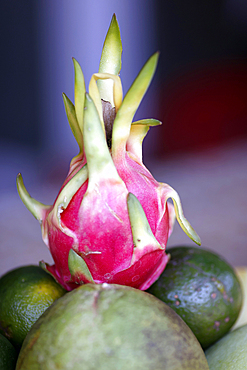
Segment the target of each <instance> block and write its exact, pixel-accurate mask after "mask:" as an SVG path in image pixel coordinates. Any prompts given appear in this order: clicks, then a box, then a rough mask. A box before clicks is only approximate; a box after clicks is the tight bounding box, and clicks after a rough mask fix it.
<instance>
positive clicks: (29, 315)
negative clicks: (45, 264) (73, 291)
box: [0, 265, 66, 349]
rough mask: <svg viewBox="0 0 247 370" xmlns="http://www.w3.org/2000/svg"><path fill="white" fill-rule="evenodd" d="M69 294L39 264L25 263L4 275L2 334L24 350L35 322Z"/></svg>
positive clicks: (0, 314)
mask: <svg viewBox="0 0 247 370" xmlns="http://www.w3.org/2000/svg"><path fill="white" fill-rule="evenodd" d="M65 293H66V291H65V289H63V288H62V287H61V286H60V285H59V284H58V283H57V282H56V281H55V280H54V278H53V277H52V276H51V275H50V274H48V273H47V272H46V271H44V270H43V269H42V268H41V267H39V266H32V265H31V266H23V267H19V268H16V269H14V270H11V271H9V272H7V273H6V274H5V275H3V276H2V277H1V278H0V333H1V334H2V335H4V336H5V337H6V338H7V339H9V341H10V342H11V343H12V344H13V345H14V346H15V347H16V348H17V349H20V347H21V345H22V342H23V340H24V338H25V337H26V335H27V333H28V332H29V330H30V329H31V327H32V325H33V324H34V323H35V321H36V320H37V319H38V318H39V317H40V316H41V315H42V313H43V312H44V311H45V310H46V309H47V308H48V307H49V306H50V305H51V304H52V303H53V302H54V301H55V300H56V299H58V298H60V297H61V296H63V295H64V294H65Z"/></svg>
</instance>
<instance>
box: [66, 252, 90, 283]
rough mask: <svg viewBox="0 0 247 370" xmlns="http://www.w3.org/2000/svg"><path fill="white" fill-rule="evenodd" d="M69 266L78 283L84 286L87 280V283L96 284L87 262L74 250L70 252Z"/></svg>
mask: <svg viewBox="0 0 247 370" xmlns="http://www.w3.org/2000/svg"><path fill="white" fill-rule="evenodd" d="M68 265H69V271H70V273H71V276H72V278H74V280H75V281H76V282H77V283H79V284H82V283H84V282H85V280H87V281H86V282H87V283H94V280H93V277H92V274H91V272H90V271H89V268H88V267H87V264H86V262H85V261H84V259H83V258H82V257H80V256H79V255H78V254H77V253H76V252H75V251H74V250H73V249H70V251H69V257H68ZM82 278H83V280H82Z"/></svg>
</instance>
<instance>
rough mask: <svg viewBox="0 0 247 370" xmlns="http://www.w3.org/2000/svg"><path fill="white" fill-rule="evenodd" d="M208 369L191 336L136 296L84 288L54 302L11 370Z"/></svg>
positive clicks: (168, 313) (153, 302)
mask: <svg viewBox="0 0 247 370" xmlns="http://www.w3.org/2000/svg"><path fill="white" fill-rule="evenodd" d="M60 368H61V369H63V370H69V369H73V370H81V369H83V370H93V369H95V370H124V369H127V370H164V369H166V370H183V369H184V370H191V369H194V370H196V369H198V370H199V369H200V370H204V369H208V364H207V360H206V357H205V355H204V352H203V350H202V348H201V346H200V344H199V343H198V341H197V339H196V338H195V336H194V334H193V333H192V331H191V330H190V329H189V328H188V326H187V325H186V324H185V323H184V322H183V320H182V319H181V318H180V317H179V316H178V315H177V314H176V313H175V312H174V311H173V310H172V309H171V308H170V307H168V306H167V305H166V304H164V303H163V302H161V301H160V300H158V299H157V298H155V297H154V296H152V295H150V294H147V293H145V292H142V291H140V290H137V289H134V288H130V287H124V286H120V285H110V284H102V285H96V284H86V285H83V286H80V287H78V288H77V289H75V290H73V291H72V292H69V293H67V294H66V295H65V296H63V297H62V298H60V299H59V300H57V301H56V302H55V303H54V304H53V305H52V306H51V307H50V308H48V309H47V310H46V311H45V313H44V314H43V315H42V316H41V317H40V318H39V320H38V321H37V322H36V323H35V324H34V326H33V327H32V329H31V331H30V332H29V334H28V335H27V337H26V339H25V341H24V343H23V346H22V349H21V352H20V355H19V358H18V362H17V367H16V370H38V369H42V370H48V369H49V370H50V369H60Z"/></svg>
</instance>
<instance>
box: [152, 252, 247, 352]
mask: <svg viewBox="0 0 247 370" xmlns="http://www.w3.org/2000/svg"><path fill="white" fill-rule="evenodd" d="M167 253H169V254H170V255H171V259H170V261H169V263H168V264H167V266H166V268H165V270H164V272H163V273H162V274H161V276H160V277H159V279H158V280H157V281H156V282H155V283H154V284H153V285H152V286H151V287H150V288H149V289H148V292H149V293H151V294H153V295H155V296H156V297H157V298H159V299H161V300H162V301H163V302H165V303H166V304H168V305H169V306H170V307H171V308H172V309H174V311H176V312H177V314H178V315H179V316H180V317H181V318H182V319H183V320H184V321H185V322H186V324H187V325H188V326H189V327H190V328H191V330H192V331H193V333H194V334H195V336H196V337H197V339H198V340H199V342H200V343H201V346H202V347H203V349H206V348H207V347H209V346H210V345H212V344H213V343H214V342H216V341H217V340H219V339H220V338H221V337H222V336H223V335H225V334H226V333H227V332H228V331H229V330H230V328H231V327H232V326H233V324H234V323H235V321H236V320H237V318H238V316H239V312H240V309H241V306H242V298H243V293H242V289H241V285H240V282H239V280H238V278H237V276H236V273H235V271H234V270H233V268H232V267H231V266H230V265H229V264H228V263H227V262H226V261H225V260H224V259H223V258H222V257H220V256H218V255H217V254H215V253H214V252H212V251H210V250H208V249H204V248H196V247H190V246H182V247H180V246H178V247H173V248H170V249H168V250H167Z"/></svg>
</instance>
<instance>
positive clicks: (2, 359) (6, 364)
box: [0, 334, 17, 370]
mask: <svg viewBox="0 0 247 370" xmlns="http://www.w3.org/2000/svg"><path fill="white" fill-rule="evenodd" d="M16 359H17V353H16V350H15V348H14V346H13V345H12V344H11V343H10V341H8V339H7V338H5V337H4V336H3V335H2V334H0V369H1V370H14V369H15V364H16Z"/></svg>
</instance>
